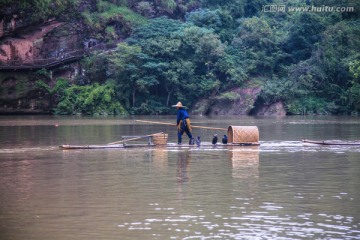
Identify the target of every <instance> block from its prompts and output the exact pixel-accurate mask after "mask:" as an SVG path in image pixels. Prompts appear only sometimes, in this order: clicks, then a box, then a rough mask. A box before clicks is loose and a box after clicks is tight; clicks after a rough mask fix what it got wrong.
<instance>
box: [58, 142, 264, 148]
mask: <svg viewBox="0 0 360 240" xmlns="http://www.w3.org/2000/svg"><path fill="white" fill-rule="evenodd" d="M248 146H260V143H229V144H222V143H217V144H215V145H214V144H211V143H210V142H209V143H207V142H204V143H201V145H200V146H197V145H196V144H194V145H189V144H177V143H167V144H166V145H155V144H113V145H109V144H106V145H68V144H65V145H61V146H59V148H60V149H63V150H70V149H106V148H115V149H116V148H123V149H124V148H140V147H141V148H144V147H149V148H153V147H160V148H161V147H162V148H214V147H222V148H226V147H248Z"/></svg>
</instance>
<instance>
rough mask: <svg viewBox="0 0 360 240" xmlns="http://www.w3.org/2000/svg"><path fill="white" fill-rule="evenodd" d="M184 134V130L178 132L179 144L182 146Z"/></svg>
mask: <svg viewBox="0 0 360 240" xmlns="http://www.w3.org/2000/svg"><path fill="white" fill-rule="evenodd" d="M183 133H184V130H182V129H181V130H180V131H178V144H181V142H182V135H183Z"/></svg>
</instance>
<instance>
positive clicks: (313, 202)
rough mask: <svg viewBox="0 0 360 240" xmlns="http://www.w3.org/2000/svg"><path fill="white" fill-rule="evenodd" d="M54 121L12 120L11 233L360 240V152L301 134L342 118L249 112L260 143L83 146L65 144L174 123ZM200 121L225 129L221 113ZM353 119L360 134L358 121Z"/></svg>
mask: <svg viewBox="0 0 360 240" xmlns="http://www.w3.org/2000/svg"><path fill="white" fill-rule="evenodd" d="M35 120H36V119H32V120H31V121H35ZM28 121H30V120H27V121H26V124H29V122H28ZM48 121H49V120H48V119H46V120H45V123H46V124H45V123H42V122H41V120H37V122H38V123H37V125H33V126H30V125H29V126H20V125H22V124H20V122H21V121H20V120H19V122H16V124H17V125H18V126H14V127H9V126H6V127H0V133H1V134H0V136H1V137H0V193H1V195H0V204H1V205H0V206H1V207H0V239H6V240H7V239H16V240H17V239H55V240H56V239H360V225H359V223H360V212H359V211H358V205H359V201H360V193H359V188H360V177H359V176H360V175H359V172H360V161H359V156H360V155H359V154H360V151H359V149H358V148H354V147H350V148H343V147H342V148H340V147H336V148H331V147H304V146H302V144H299V142H296V141H295V140H296V139H298V138H299V135H300V134H303V133H306V134H310V132H311V131H308V130H306V127H304V125H306V126H309V127H313V129H315V130H314V131H315V132H314V133H312V134H313V135H312V136H310V138H311V137H312V138H315V137H316V136H317V135H318V134H320V135H321V134H325V133H324V132H323V131H324V129H326V128H327V126H328V124H330V127H329V128H330V129H332V127H333V126H332V124H333V123H332V122H331V121H336V122H337V124H339V120H338V118H335V119H332V120H331V119H328V121H330V122H324V123H321V122H320V121H316V124H313V125H311V124H302V121H305V120H301V121H299V123H298V124H297V121H296V119H295V120H294V118H291V119H289V120H286V119H284V120H278V119H276V120H274V119H272V120H271V119H270V121H272V124H275V125H276V126H275V127H273V128H267V127H266V126H268V125H271V124H269V123H268V122H266V121H264V120H263V119H259V120H256V119H251V118H246V119H245V120H243V121H242V123H244V122H245V123H247V124H248V125H251V124H256V125H259V126H260V128H262V129H265V130H264V131H260V134H261V132H263V134H261V135H262V141H263V142H262V145H261V146H260V147H255V148H253V147H251V148H249V147H245V148H237V147H233V148H221V147H210V148H208V149H202V148H196V147H194V148H188V149H186V148H176V147H174V148H163V147H156V148H150V149H148V148H139V149H99V150H73V151H62V150H59V149H57V147H56V146H57V145H60V144H63V143H66V142H67V141H70V142H71V143H73V141H76V142H78V143H88V142H92V143H101V142H112V141H116V140H119V139H120V135H131V134H134V135H139V134H146V133H149V132H159V131H163V129H162V128H160V127H159V128H157V127H149V126H143V127H140V128H137V127H133V126H132V123H130V122H129V120H127V121H128V122H126V121H125V120H121V121H123V122H121V124H120V125H116V124H115V122H116V121H115V120H114V119H111V121H110V122H111V123H109V124H108V125H106V124H105V126H101V125H98V120H95V123H94V125H91V119H88V120H86V124H80V123H78V122H77V123H76V124H73V125H71V124H69V122H68V121H70V120H66V119H63V121H64V122H67V124H68V125H67V126H64V127H62V126H61V125H60V126H59V127H58V128H53V127H48V126H49V125H47V123H48ZM51 121H53V120H51ZM71 121H73V120H71ZM76 121H80V120H76ZM197 121H199V122H203V123H204V124H209V125H215V126H216V124H214V123H218V122H219V119H209V120H206V119H198V120H197ZM229 121H230V120H229ZM232 121H235V120H234V119H233V120H232ZM277 121H283V122H282V123H274V122H277ZM312 121H315V120H312ZM305 122H306V123H308V122H309V121H305ZM0 123H1V121H0ZM257 123H258V124H257ZM310 123H311V121H310ZM0 125H1V124H0ZM197 125H200V124H197ZM233 125H236V124H233ZM238 125H240V124H238ZM310 125H311V126H310ZM314 125H316V126H314ZM324 125H326V126H324ZM344 125H346V126H351V127H352V131H353V132H357V133H359V131H360V124H357V123H356V121H355V120H354V119H351V121H350V122H347V120H346V119H345V120H344ZM289 126H298V127H299V128H298V130H297V131H295V130H294V129H291V128H289ZM219 127H222V126H219ZM339 128H340V129H343V130H339V131H340V132H341V134H340V135H342V134H343V133H344V132H346V130H345V129H346V128H343V127H342V126H339ZM61 129H62V130H65V131H64V132H63V131H62V130H61ZM139 129H140V130H139ZM304 129H305V130H304ZM165 130H166V131H167V132H169V134H170V136H169V138H170V139H172V138H173V139H175V140H176V133H172V132H171V131H172V129H171V128H169V129H165ZM307 131H308V132H307ZM329 132H330V134H334V132H335V131H333V132H332V131H330V130H329ZM2 133H6V134H7V135H6V136H5V135H3V134H2ZM79 133H82V134H81V135H78V134H79ZM120 133H121V134H120ZM122 133H124V134H122ZM201 133H202V139H211V136H212V134H213V133H212V132H210V133H207V132H201ZM283 133H287V134H286V136H285V137H284V139H283V140H282V135H283ZM340 135H339V136H340ZM270 136H273V137H274V140H272V141H269V140H266V139H270ZM279 139H280V140H279ZM289 139H290V140H292V141H290V140H289ZM65 140H66V141H65ZM11 142H14V143H15V144H14V145H12V144H10V143H11ZM23 142H24V145H23V144H22V143H23Z"/></svg>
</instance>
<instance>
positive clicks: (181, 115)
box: [176, 108, 189, 125]
mask: <svg viewBox="0 0 360 240" xmlns="http://www.w3.org/2000/svg"><path fill="white" fill-rule="evenodd" d="M186 118H189V114H188V112H187V111H186V110H185V109H183V108H179V109H178V111H177V116H176V124H177V125H178V124H179V122H180V120H183V119H186Z"/></svg>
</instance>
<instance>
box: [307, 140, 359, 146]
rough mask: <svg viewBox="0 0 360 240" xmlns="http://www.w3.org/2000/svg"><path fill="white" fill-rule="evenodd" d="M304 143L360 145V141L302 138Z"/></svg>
mask: <svg viewBox="0 0 360 240" xmlns="http://www.w3.org/2000/svg"><path fill="white" fill-rule="evenodd" d="M302 142H303V143H310V144H316V145H327V146H331V145H337V146H360V141H341V140H326V141H315V140H309V139H302Z"/></svg>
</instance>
